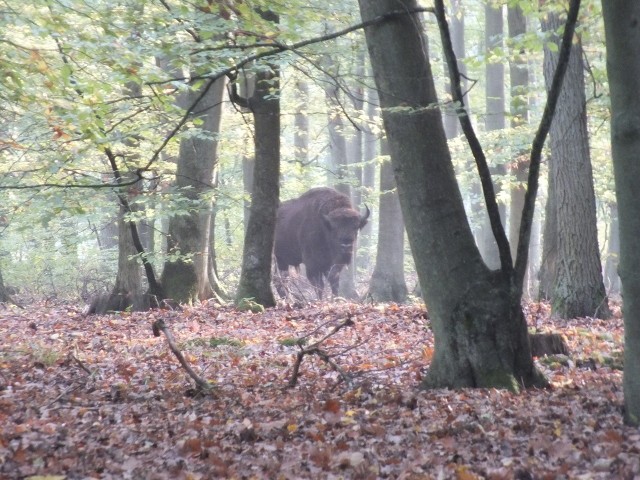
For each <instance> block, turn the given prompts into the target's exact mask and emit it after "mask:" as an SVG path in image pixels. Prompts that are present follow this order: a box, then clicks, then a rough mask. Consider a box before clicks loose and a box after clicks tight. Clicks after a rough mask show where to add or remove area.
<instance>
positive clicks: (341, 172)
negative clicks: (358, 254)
mask: <svg viewBox="0 0 640 480" xmlns="http://www.w3.org/2000/svg"><path fill="white" fill-rule="evenodd" d="M329 82H333V79H329ZM339 92H340V89H339V88H338V86H337V85H334V84H331V87H327V88H326V89H325V95H326V97H327V103H328V105H330V110H329V123H328V130H329V144H330V147H331V168H330V171H332V172H333V176H334V178H333V179H332V180H333V181H332V182H331V184H332V185H333V187H334V188H335V189H336V190H337V191H338V192H340V193H344V194H345V195H346V196H348V197H349V198H352V195H351V193H352V189H351V175H350V172H349V152H348V150H349V146H351V147H352V148H353V147H354V145H353V144H351V145H349V142H347V138H346V136H345V129H346V127H345V123H344V121H343V119H342V105H341V102H340V98H339V95H340V93H339ZM358 147H360V145H358ZM360 155H362V149H361V147H360ZM356 208H357V206H356ZM354 262H355V259H354V260H353V261H352V262H351V264H349V265H347V267H346V268H343V269H342V271H341V272H340V291H339V295H340V296H341V297H344V298H350V299H355V298H358V292H357V291H356V285H355V270H354Z"/></svg>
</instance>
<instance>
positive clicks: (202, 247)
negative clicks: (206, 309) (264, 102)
mask: <svg viewBox="0 0 640 480" xmlns="http://www.w3.org/2000/svg"><path fill="white" fill-rule="evenodd" d="M224 85H225V81H224V79H220V80H217V81H216V82H215V84H214V85H213V86H212V87H211V88H210V89H209V91H208V92H207V94H206V95H205V96H204V97H203V98H202V99H201V101H200V103H199V104H198V106H197V107H196V111H194V117H195V118H199V119H201V120H202V121H203V123H202V125H201V129H202V134H194V135H193V136H190V137H188V138H185V139H182V141H181V142H180V153H179V157H178V165H177V171H176V186H177V187H178V188H179V189H180V193H181V194H182V195H183V198H185V199H187V200H188V201H189V206H188V208H189V210H188V212H186V213H184V214H180V215H176V216H174V217H172V218H171V220H170V222H169V235H168V238H167V253H168V254H169V255H172V254H178V255H179V258H177V259H175V260H174V259H169V260H167V261H166V262H165V265H164V270H163V272H162V281H161V283H162V285H163V287H164V290H165V293H166V295H167V297H168V298H171V299H173V300H174V301H176V302H179V303H191V302H194V301H197V300H206V299H209V298H216V299H218V300H220V298H219V297H218V296H217V294H216V289H217V287H218V286H217V285H215V283H216V281H217V279H212V278H211V277H210V275H209V263H210V259H209V257H210V256H211V249H212V248H213V245H212V244H211V241H210V240H211V239H210V232H211V221H212V210H213V200H212V196H211V191H212V190H213V188H214V179H215V178H217V176H216V169H217V167H218V159H217V145H218V141H217V135H218V133H219V131H220V120H221V116H222V97H223V95H224ZM199 95H200V92H198V91H196V92H192V93H190V94H187V95H185V98H183V99H182V100H181V104H182V105H183V106H190V105H191V104H192V103H193V101H194V99H195V98H197V97H198V96H199ZM214 285H215V287H216V288H214Z"/></svg>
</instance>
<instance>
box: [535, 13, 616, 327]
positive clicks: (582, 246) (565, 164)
mask: <svg viewBox="0 0 640 480" xmlns="http://www.w3.org/2000/svg"><path fill="white" fill-rule="evenodd" d="M562 25H563V22H561V21H560V18H559V17H558V15H555V14H553V13H549V14H548V15H547V16H546V20H545V21H543V28H544V29H545V30H546V31H549V32H556V31H558V29H559V28H561V27H562ZM556 43H557V44H558V45H559V43H560V41H559V39H557V38H556ZM557 62H558V55H557V53H555V52H554V51H551V50H550V49H549V48H545V62H544V72H545V79H546V83H547V88H550V85H551V79H552V77H553V73H554V72H555V69H556V64H557ZM550 141H551V162H550V169H549V177H550V178H552V179H553V182H552V183H550V186H549V188H550V191H551V188H554V189H555V190H554V192H553V193H552V194H551V193H550V197H551V196H553V199H554V202H553V204H554V205H555V208H556V216H557V218H556V222H557V235H558V237H557V242H558V243H557V246H558V256H557V259H556V263H555V272H554V275H553V277H554V283H553V289H552V291H551V304H552V309H553V313H554V314H556V315H558V316H560V317H562V318H575V317H599V318H608V317H609V316H610V311H609V305H608V300H607V295H606V292H605V288H604V282H603V279H602V264H601V262H600V251H599V249H598V232H597V220H596V205H595V194H594V189H593V175H592V171H591V158H590V150H589V134H588V132H587V116H586V99H585V92H584V65H583V59H582V47H581V45H580V42H575V43H574V44H573V46H572V54H571V57H570V58H569V65H568V69H567V73H566V80H565V82H564V85H563V87H562V91H561V93H560V98H559V101H558V108H557V111H556V115H555V117H554V119H553V123H552V125H551V130H550Z"/></svg>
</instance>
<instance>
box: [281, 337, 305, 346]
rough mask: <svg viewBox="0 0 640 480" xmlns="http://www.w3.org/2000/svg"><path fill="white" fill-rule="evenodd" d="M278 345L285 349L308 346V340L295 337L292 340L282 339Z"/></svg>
mask: <svg viewBox="0 0 640 480" xmlns="http://www.w3.org/2000/svg"><path fill="white" fill-rule="evenodd" d="M278 343H279V344H280V345H282V346H283V347H295V346H297V345H300V346H302V345H306V344H307V339H306V338H294V337H290V338H282V339H280V340H278Z"/></svg>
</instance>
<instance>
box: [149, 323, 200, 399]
mask: <svg viewBox="0 0 640 480" xmlns="http://www.w3.org/2000/svg"><path fill="white" fill-rule="evenodd" d="M152 328H153V335H154V336H156V337H159V336H160V332H162V333H164V336H165V337H166V338H167V342H168V343H169V348H170V349H171V351H172V352H173V354H174V355H175V356H176V358H177V359H178V361H179V362H180V365H182V368H184V369H185V370H186V371H187V373H188V374H189V376H190V377H191V378H193V380H194V381H195V382H196V387H197V389H198V390H199V391H200V392H208V391H210V390H211V385H210V384H209V382H207V381H205V380H203V379H202V378H200V376H199V375H198V374H197V373H196V372H194V371H193V369H192V368H191V366H190V365H189V363H188V362H187V360H186V359H185V358H184V355H182V352H181V351H180V349H179V348H178V346H177V345H176V342H175V339H174V338H173V334H172V333H171V331H170V330H169V328H168V327H167V325H166V324H165V323H164V320H163V319H161V318H160V319H158V320H156V321H155V322H153V326H152Z"/></svg>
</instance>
